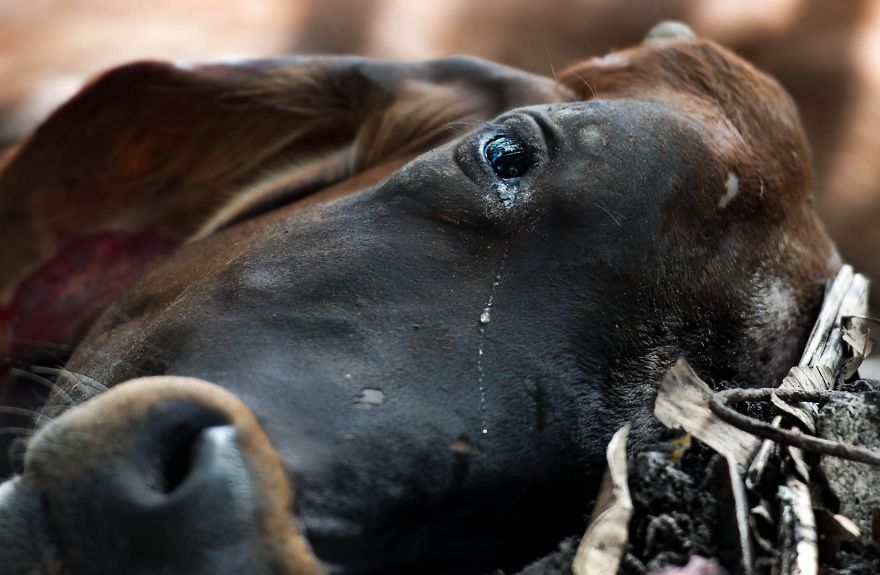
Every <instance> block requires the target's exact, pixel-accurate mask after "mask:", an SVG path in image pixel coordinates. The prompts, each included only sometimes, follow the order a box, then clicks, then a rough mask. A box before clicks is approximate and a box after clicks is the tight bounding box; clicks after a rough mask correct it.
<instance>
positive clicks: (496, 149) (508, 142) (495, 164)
mask: <svg viewBox="0 0 880 575" xmlns="http://www.w3.org/2000/svg"><path fill="white" fill-rule="evenodd" d="M484 153H485V154H486V160H487V161H488V162H489V165H490V166H492V169H493V170H495V173H496V174H498V177H499V178H502V179H504V180H509V179H511V178H518V177H520V176H522V175H523V174H525V173H526V170H527V169H528V168H529V164H528V158H527V157H526V151H525V150H524V149H523V147H522V146H521V145H520V143H519V142H517V141H516V140H512V139H510V138H505V137H504V136H501V137H500V138H496V139H494V140H492V141H491V142H489V143H488V144H486V149H485V150H484Z"/></svg>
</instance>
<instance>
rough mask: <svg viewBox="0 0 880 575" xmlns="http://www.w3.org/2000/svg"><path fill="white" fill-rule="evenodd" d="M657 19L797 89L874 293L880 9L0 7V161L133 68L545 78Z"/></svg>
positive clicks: (709, 0) (106, 1) (343, 3)
mask: <svg viewBox="0 0 880 575" xmlns="http://www.w3.org/2000/svg"><path fill="white" fill-rule="evenodd" d="M663 19H678V20H682V21H685V22H687V23H689V24H690V25H691V27H693V28H694V30H696V31H697V33H698V34H700V35H702V36H705V37H709V38H712V39H715V40H717V41H719V42H720V43H722V44H724V45H726V46H728V47H730V48H732V49H734V50H735V51H737V52H738V53H740V54H742V55H743V56H745V57H746V58H748V59H750V60H751V61H752V62H754V63H755V64H756V65H757V66H758V67H760V68H762V69H764V70H765V71H768V72H770V73H771V74H772V75H774V76H776V77H777V78H778V79H779V80H780V81H781V82H782V83H783V84H784V85H785V86H786V88H788V90H789V91H790V93H791V94H792V95H793V96H794V98H795V100H796V101H797V103H798V105H799V106H800V109H801V113H802V116H803V119H804V123H805V125H806V127H807V131H808V133H809V137H810V140H811V143H812V146H813V150H814V165H815V169H816V198H817V205H818V208H819V210H820V212H821V214H822V216H823V218H824V220H825V222H826V224H827V226H828V228H829V230H830V232H831V234H832V235H833V237H834V238H835V240H836V242H837V244H838V246H839V247H840V250H841V252H842V254H843V256H844V259H846V260H847V261H848V262H850V263H852V264H854V265H855V266H856V268H857V269H858V270H860V271H862V272H865V273H867V274H868V275H870V276H873V277H874V278H880V226H878V225H877V221H878V216H880V161H878V158H880V0H845V1H841V0H736V1H733V0H692V1H686V0H553V1H549V0H545V1H535V0H480V1H473V0H443V1H442V2H438V1H425V0H287V1H283V0H237V1H232V0H188V1H183V0H0V148H2V147H3V146H7V145H10V144H12V143H13V142H15V141H17V140H19V139H20V138H22V137H23V136H25V135H26V134H27V133H28V132H29V131H30V130H32V129H33V128H34V127H35V126H36V125H37V124H38V122H39V121H40V120H41V119H42V118H44V117H45V116H46V115H47V114H48V113H49V112H50V111H51V110H52V109H53V108H54V107H55V106H57V105H58V104H59V103H61V102H62V101H63V100H65V99H66V98H68V97H69V96H71V95H72V94H73V93H74V92H75V91H76V90H77V88H78V87H79V86H80V85H82V83H83V82H84V81H85V80H86V79H87V78H89V77H90V76H91V75H93V74H95V73H96V72H99V71H101V70H103V69H106V68H108V67H110V66H113V65H116V64H119V63H122V62H127V61H131V60H135V59H144V58H149V59H168V60H175V61H205V60H217V59H227V58H242V57H254V56H272V55H277V54H284V53H291V52H300V53H316V52H319V53H347V54H348V53H351V54H362V55H368V56H376V57H383V58H398V59H399V58H402V59H420V58H431V57H438V56H444V55H448V54H454V53H466V54H473V55H477V56H482V57H485V58H490V59H492V60H496V61H499V62H503V63H507V64H510V65H513V66H517V67H520V68H524V69H526V70H529V71H532V72H536V73H540V74H546V75H551V74H552V73H553V70H554V69H555V70H560V69H562V68H564V67H565V66H567V65H568V64H571V63H573V62H576V61H578V60H581V59H584V58H587V57H590V56H593V55H602V54H604V53H606V52H608V51H609V50H612V49H615V48H622V47H626V46H628V45H631V44H633V43H636V42H638V41H639V40H640V39H641V38H642V36H643V35H644V34H645V32H646V31H647V30H648V29H649V28H650V27H651V26H652V25H653V24H655V23H657V22H658V21H660V20H663ZM873 294H874V301H875V302H878V301H880V298H878V297H877V296H878V295H880V280H878V281H877V282H875V286H874V292H873ZM875 309H877V308H876V306H875Z"/></svg>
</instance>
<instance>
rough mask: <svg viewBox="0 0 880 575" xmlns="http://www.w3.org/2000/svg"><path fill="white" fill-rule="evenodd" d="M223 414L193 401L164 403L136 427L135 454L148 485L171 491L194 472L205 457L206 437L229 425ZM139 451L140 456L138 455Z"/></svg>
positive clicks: (158, 491)
mask: <svg viewBox="0 0 880 575" xmlns="http://www.w3.org/2000/svg"><path fill="white" fill-rule="evenodd" d="M228 425H229V422H228V421H227V420H226V418H225V417H223V416H222V415H221V414H219V413H217V412H214V411H211V410H206V409H203V408H201V407H199V406H198V405H195V404H192V403H177V404H167V403H166V404H162V405H161V406H159V407H157V408H156V412H155V413H154V414H152V417H150V418H149V419H148V420H147V422H146V423H145V425H144V426H143V427H142V428H140V429H138V430H137V431H135V433H136V435H138V436H139V437H138V442H137V443H139V444H140V448H137V449H136V450H135V453H134V454H132V455H133V456H135V458H134V461H137V460H140V461H141V462H142V463H140V464H137V467H140V468H141V471H142V473H143V475H142V478H143V482H144V483H145V484H146V486H147V487H148V488H149V489H150V490H152V491H154V492H157V493H163V494H171V493H173V492H174V491H176V490H177V489H178V488H179V487H180V486H181V485H182V484H183V483H185V482H186V480H187V479H188V478H189V477H190V476H191V475H192V474H193V472H194V470H195V468H196V467H198V466H199V464H200V463H199V461H200V460H203V459H204V455H205V454H204V453H202V452H203V451H204V450H205V448H206V444H205V440H204V437H205V436H206V434H209V432H210V430H212V429H216V428H217V427H224V426H228ZM137 453H139V454H140V457H137Z"/></svg>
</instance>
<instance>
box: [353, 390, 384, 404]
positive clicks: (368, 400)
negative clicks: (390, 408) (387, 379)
mask: <svg viewBox="0 0 880 575" xmlns="http://www.w3.org/2000/svg"><path fill="white" fill-rule="evenodd" d="M384 401H385V393H383V392H382V390H381V389H373V388H369V387H368V388H364V389H362V390H361V394H360V395H359V396H358V397H357V398H356V399H355V400H354V406H355V407H358V408H360V409H371V408H373V407H375V406H377V405H382V403H383V402H384Z"/></svg>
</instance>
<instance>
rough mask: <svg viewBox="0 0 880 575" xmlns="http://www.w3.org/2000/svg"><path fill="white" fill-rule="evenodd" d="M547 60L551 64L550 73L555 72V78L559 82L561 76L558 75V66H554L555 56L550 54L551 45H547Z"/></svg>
mask: <svg viewBox="0 0 880 575" xmlns="http://www.w3.org/2000/svg"><path fill="white" fill-rule="evenodd" d="M547 62H548V63H549V64H550V73H551V74H553V79H554V80H556V82H557V83H558V82H559V76H557V75H556V68H554V67H553V58H552V57H551V56H550V47H549V46H548V47H547Z"/></svg>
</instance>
